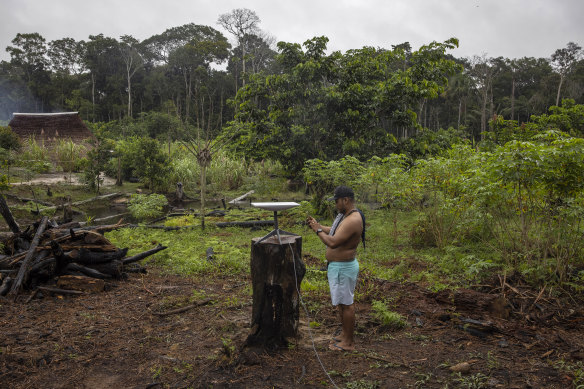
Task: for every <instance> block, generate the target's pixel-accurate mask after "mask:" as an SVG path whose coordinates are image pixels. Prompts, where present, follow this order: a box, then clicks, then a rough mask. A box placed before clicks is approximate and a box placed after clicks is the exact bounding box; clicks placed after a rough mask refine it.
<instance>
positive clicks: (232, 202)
mask: <svg viewBox="0 0 584 389" xmlns="http://www.w3.org/2000/svg"><path fill="white" fill-rule="evenodd" d="M254 193H255V191H253V190H250V191H249V192H247V193H245V194H243V195H241V196H239V197H236V198H234V199H233V200H231V201H230V202H229V204H237V202H239V201H241V200H243V199H244V198H246V197H247V196H249V195H250V194H254Z"/></svg>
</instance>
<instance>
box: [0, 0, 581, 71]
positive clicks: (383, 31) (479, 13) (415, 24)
mask: <svg viewBox="0 0 584 389" xmlns="http://www.w3.org/2000/svg"><path fill="white" fill-rule="evenodd" d="M234 8H249V9H251V10H253V11H255V12H256V14H257V15H258V16H259V17H260V19H261V24H260V27H261V28H262V30H264V31H266V32H267V33H269V34H271V35H272V36H274V37H275V38H276V40H277V41H287V42H298V43H302V42H304V41H305V40H307V39H310V38H312V37H314V36H321V35H325V36H327V37H328V38H329V46H328V47H329V49H331V50H341V51H345V50H348V49H355V48H361V47H363V46H374V47H384V48H391V45H395V44H399V43H403V42H406V41H408V42H410V44H411V45H412V47H413V48H414V49H417V48H418V47H419V46H420V45H423V44H427V43H430V42H432V41H444V40H446V39H448V38H450V37H456V38H458V39H459V40H460V47H459V48H458V49H456V50H453V51H452V52H451V54H453V55H454V56H456V57H471V56H473V55H482V54H486V55H487V56H488V57H498V56H503V57H507V58H520V57H526V56H527V57H543V58H548V57H549V56H550V55H551V54H552V53H553V52H554V51H555V50H556V49H559V48H563V47H566V44H567V43H568V42H570V41H572V42H576V43H578V44H579V45H581V46H584V22H583V21H582V18H583V16H584V1H583V0H556V1H550V0H295V1H291V0H286V1H279V0H247V1H236V0H214V1H208V0H205V1H204V0H91V1H87V0H50V1H47V0H0V15H1V16H2V18H1V21H0V59H2V60H9V59H10V57H9V55H8V53H6V51H5V49H6V47H7V46H9V45H11V40H12V39H14V37H15V36H16V34H17V33H31V32H38V33H39V34H41V35H42V36H43V37H44V38H45V39H46V40H47V43H48V42H49V41H51V40H54V39H60V38H65V37H71V38H74V39H76V40H87V39H88V37H89V35H97V34H100V33H103V34H104V35H105V36H109V37H114V38H119V37H120V36H121V35H125V34H128V35H132V36H134V37H135V38H137V39H139V40H143V39H146V38H148V37H150V36H152V35H155V34H160V33H162V32H163V31H164V30H166V29H167V28H170V27H176V26H180V25H183V24H187V23H195V24H202V25H208V26H211V27H214V28H216V29H218V30H221V31H222V28H221V27H220V26H219V25H218V24H217V18H218V16H219V15H220V14H222V13H226V12H229V11H231V10H233V9H234ZM223 32H224V33H225V35H226V36H228V37H229V38H230V39H231V36H229V34H228V33H227V32H225V31H223Z"/></svg>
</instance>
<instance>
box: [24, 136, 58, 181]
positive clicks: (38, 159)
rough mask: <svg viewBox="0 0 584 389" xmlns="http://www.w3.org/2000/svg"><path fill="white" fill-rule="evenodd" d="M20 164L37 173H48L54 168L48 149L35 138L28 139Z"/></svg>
mask: <svg viewBox="0 0 584 389" xmlns="http://www.w3.org/2000/svg"><path fill="white" fill-rule="evenodd" d="M19 164H20V165H21V166H24V167H26V168H28V169H30V170H32V171H34V172H36V173H48V172H49V171H50V170H51V167H52V164H51V161H50V156H49V151H48V149H47V148H46V147H44V144H41V145H39V144H38V143H37V141H36V139H35V138H33V137H30V138H28V140H27V142H26V144H25V145H24V151H23V152H22V153H21V154H20V156H19Z"/></svg>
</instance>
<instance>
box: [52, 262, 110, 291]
mask: <svg viewBox="0 0 584 389" xmlns="http://www.w3.org/2000/svg"><path fill="white" fill-rule="evenodd" d="M71 265H72V264H71ZM57 286H58V287H59V288H62V289H65V290H74V291H80V292H89V293H99V292H103V290H104V288H105V282H104V280H103V279H97V278H92V277H84V276H71V275H64V276H61V277H59V279H58V280H57Z"/></svg>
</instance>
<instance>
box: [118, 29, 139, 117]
mask: <svg viewBox="0 0 584 389" xmlns="http://www.w3.org/2000/svg"><path fill="white" fill-rule="evenodd" d="M138 45H139V42H138V40H137V39H136V38H134V37H132V36H130V35H122V36H121V37H120V46H119V48H120V54H121V56H122V60H123V61H124V65H125V68H126V81H127V82H128V84H127V85H128V117H132V77H134V74H136V72H137V71H138V70H139V69H140V68H142V66H143V65H144V59H143V58H142V55H141V54H140V52H139V51H138Z"/></svg>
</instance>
